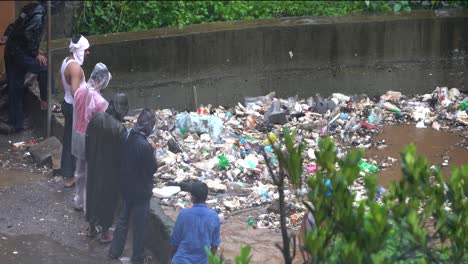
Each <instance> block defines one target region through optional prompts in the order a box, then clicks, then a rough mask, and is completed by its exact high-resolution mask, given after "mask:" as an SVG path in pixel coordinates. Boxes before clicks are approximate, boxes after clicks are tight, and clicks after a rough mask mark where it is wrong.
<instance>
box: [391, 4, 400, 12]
mask: <svg viewBox="0 0 468 264" xmlns="http://www.w3.org/2000/svg"><path fill="white" fill-rule="evenodd" d="M400 9H401V5H400V4H395V5H394V6H393V11H394V12H399V11H400Z"/></svg>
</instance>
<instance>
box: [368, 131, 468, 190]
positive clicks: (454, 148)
mask: <svg viewBox="0 0 468 264" xmlns="http://www.w3.org/2000/svg"><path fill="white" fill-rule="evenodd" d="M375 139H376V140H385V144H386V145H387V147H386V148H384V149H377V148H372V149H368V150H367V151H366V156H367V157H368V158H372V159H374V160H376V161H377V162H379V163H380V161H382V160H385V159H386V158H387V157H392V158H395V159H397V161H396V162H394V163H393V166H391V167H389V168H385V169H381V170H380V171H379V172H378V173H377V177H378V183H379V184H380V185H383V186H388V184H389V183H390V182H391V181H396V180H399V179H400V178H401V158H400V153H401V152H402V151H403V149H404V148H405V146H407V145H409V144H414V145H415V146H416V153H417V154H418V155H419V156H425V157H427V159H428V162H429V164H430V165H441V164H442V162H443V157H445V156H448V157H450V159H449V166H448V167H444V168H443V169H442V173H443V174H444V175H446V174H449V173H450V168H452V166H457V167H459V166H461V165H464V164H468V150H467V149H465V148H462V147H460V146H458V145H457V144H458V143H460V142H462V141H463V137H461V136H458V135H454V134H452V133H450V132H447V131H437V130H435V129H433V128H430V127H428V128H416V127H415V125H399V126H385V127H383V129H382V132H381V133H380V134H378V135H377V136H376V138H375Z"/></svg>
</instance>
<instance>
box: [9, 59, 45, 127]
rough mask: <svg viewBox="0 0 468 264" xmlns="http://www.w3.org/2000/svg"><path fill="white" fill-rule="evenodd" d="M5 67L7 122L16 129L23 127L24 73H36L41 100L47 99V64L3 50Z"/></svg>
mask: <svg viewBox="0 0 468 264" xmlns="http://www.w3.org/2000/svg"><path fill="white" fill-rule="evenodd" d="M5 68H6V74H7V78H8V99H9V122H10V124H11V125H12V126H13V127H15V128H16V129H22V128H23V127H24V112H23V103H24V85H23V83H24V77H25V75H26V73H28V72H32V73H36V74H38V81H39V91H40V96H41V100H43V101H45V100H47V66H46V65H40V63H39V61H38V60H37V59H36V58H34V57H31V56H28V55H24V54H14V55H13V54H9V53H8V51H5Z"/></svg>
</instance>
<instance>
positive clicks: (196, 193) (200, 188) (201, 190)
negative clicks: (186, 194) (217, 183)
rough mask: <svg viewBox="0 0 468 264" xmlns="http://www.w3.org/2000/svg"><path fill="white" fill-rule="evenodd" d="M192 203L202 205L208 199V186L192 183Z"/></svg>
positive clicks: (202, 183)
mask: <svg viewBox="0 0 468 264" xmlns="http://www.w3.org/2000/svg"><path fill="white" fill-rule="evenodd" d="M190 194H191V195H192V200H193V202H194V203H204V202H206V198H207V197H208V185H206V183H204V182H194V183H192V186H191V188H190Z"/></svg>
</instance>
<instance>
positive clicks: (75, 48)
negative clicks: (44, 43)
mask: <svg viewBox="0 0 468 264" xmlns="http://www.w3.org/2000/svg"><path fill="white" fill-rule="evenodd" d="M89 47H90V45H89V42H88V40H87V39H86V38H85V37H84V36H82V35H80V34H78V35H75V36H73V38H72V39H71V41H70V45H69V49H70V54H69V55H68V56H67V57H66V58H65V59H64V60H63V62H62V67H61V68H60V76H61V78H62V86H63V90H64V100H63V102H62V113H63V116H64V118H65V126H64V130H63V148H62V159H61V166H60V171H61V174H62V176H63V178H64V179H65V187H67V188H69V187H73V186H74V185H75V182H76V180H77V178H75V177H74V173H75V165H76V164H75V162H76V161H75V158H74V157H73V155H72V154H71V138H72V128H73V103H74V95H75V92H76V90H78V88H80V87H81V86H84V85H86V79H85V74H84V71H83V69H82V68H81V65H83V62H84V60H85V58H86V57H87V56H88V55H89Z"/></svg>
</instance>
